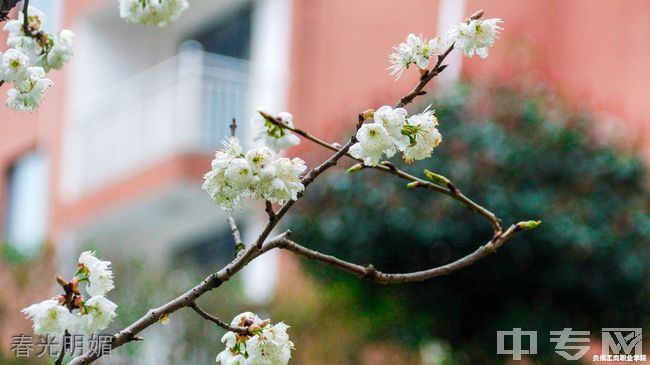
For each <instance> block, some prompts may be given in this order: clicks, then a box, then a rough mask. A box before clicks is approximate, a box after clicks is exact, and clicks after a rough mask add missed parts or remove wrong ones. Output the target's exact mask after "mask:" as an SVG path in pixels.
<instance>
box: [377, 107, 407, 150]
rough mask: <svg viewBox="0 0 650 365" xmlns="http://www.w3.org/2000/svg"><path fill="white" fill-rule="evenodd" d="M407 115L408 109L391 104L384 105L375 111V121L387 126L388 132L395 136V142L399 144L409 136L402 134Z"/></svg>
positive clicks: (402, 143)
mask: <svg viewBox="0 0 650 365" xmlns="http://www.w3.org/2000/svg"><path fill="white" fill-rule="evenodd" d="M406 115H407V111H406V109H404V108H395V109H393V108H392V107H391V106H388V105H384V106H382V107H381V108H379V109H377V110H376V111H375V113H374V121H375V123H376V124H380V125H382V126H383V127H384V128H386V131H387V132H388V134H389V135H390V136H391V137H393V139H394V140H395V143H396V144H397V145H398V146H399V145H404V144H405V143H406V142H407V141H408V138H407V137H406V136H405V135H404V134H402V128H403V127H404V123H405V122H406Z"/></svg>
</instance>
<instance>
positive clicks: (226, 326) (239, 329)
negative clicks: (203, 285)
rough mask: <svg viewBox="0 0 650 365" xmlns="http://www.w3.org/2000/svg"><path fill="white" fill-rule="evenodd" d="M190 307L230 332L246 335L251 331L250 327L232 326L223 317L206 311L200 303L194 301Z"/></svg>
mask: <svg viewBox="0 0 650 365" xmlns="http://www.w3.org/2000/svg"><path fill="white" fill-rule="evenodd" d="M188 307H190V308H192V309H193V310H194V311H195V312H196V313H198V314H199V315H200V316H201V317H203V318H205V319H206V320H208V321H210V322H214V323H216V324H217V326H219V327H221V328H223V329H225V330H227V331H230V332H235V333H239V334H242V335H246V334H248V333H249V331H248V330H249V327H237V326H231V325H229V324H228V323H226V322H224V321H222V320H221V319H219V318H217V317H215V316H213V315H211V314H209V313H208V312H206V311H204V310H203V309H202V308H201V307H199V305H198V304H196V303H194V302H192V303H190V304H189V305H188Z"/></svg>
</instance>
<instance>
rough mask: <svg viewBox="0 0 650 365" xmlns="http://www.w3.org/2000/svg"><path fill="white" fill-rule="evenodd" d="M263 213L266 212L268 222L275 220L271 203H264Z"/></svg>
mask: <svg viewBox="0 0 650 365" xmlns="http://www.w3.org/2000/svg"><path fill="white" fill-rule="evenodd" d="M264 211H266V215H268V216H269V221H272V220H275V218H276V217H275V211H274V210H273V203H271V202H270V201H268V200H265V201H264Z"/></svg>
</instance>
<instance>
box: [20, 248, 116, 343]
mask: <svg viewBox="0 0 650 365" xmlns="http://www.w3.org/2000/svg"><path fill="white" fill-rule="evenodd" d="M110 265H111V263H110V262H109V261H102V260H99V259H98V258H96V257H95V254H94V253H93V252H91V251H86V252H84V253H82V254H81V256H80V257H79V264H78V270H77V273H76V274H75V276H74V278H73V279H72V280H71V281H70V282H67V283H66V282H65V281H64V280H63V279H62V278H57V281H59V284H61V285H62V286H63V289H64V291H65V293H64V294H61V295H58V296H56V297H54V298H52V299H48V300H44V301H42V302H40V303H36V304H32V305H30V306H29V307H27V308H25V309H23V310H22V312H23V313H24V314H25V315H27V318H30V319H31V320H32V321H33V322H34V333H36V334H39V335H53V336H60V335H62V334H64V333H65V331H68V332H69V333H71V334H73V333H85V334H92V333H95V332H97V331H100V330H103V329H105V328H106V327H108V325H109V324H110V323H111V321H112V320H113V318H115V310H116V309H117V305H116V304H115V303H113V302H111V301H110V300H108V299H106V297H105V295H106V293H108V292H109V291H110V290H111V289H113V287H114V286H113V273H112V272H111V268H110ZM82 282H85V283H86V292H87V293H88V295H89V296H90V299H88V300H85V298H84V296H83V295H82V294H81V292H80V291H79V284H80V283H82ZM75 310H76V312H75Z"/></svg>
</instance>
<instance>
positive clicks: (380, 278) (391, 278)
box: [275, 222, 525, 284]
mask: <svg viewBox="0 0 650 365" xmlns="http://www.w3.org/2000/svg"><path fill="white" fill-rule="evenodd" d="M524 224H525V223H524V222H520V223H517V224H513V225H512V226H510V228H508V229H507V230H506V231H505V232H503V233H502V234H500V235H497V236H495V237H494V238H492V239H491V240H490V241H488V242H487V243H486V244H484V245H482V246H480V247H479V248H478V249H476V250H475V251H474V252H472V253H470V254H468V255H466V256H464V257H462V258H460V259H458V260H456V261H453V262H451V263H448V264H446V265H442V266H438V267H434V268H432V269H428V270H423V271H416V272H410V273H396V274H387V273H383V272H381V271H378V270H377V269H375V267H374V266H373V265H367V266H362V265H358V264H354V263H351V262H348V261H344V260H341V259H339V258H337V257H334V256H331V255H326V254H323V253H320V252H318V251H315V250H312V249H309V248H307V247H304V246H301V245H300V244H298V243H296V242H294V241H292V240H290V239H288V238H285V239H283V240H281V241H279V242H277V243H275V244H276V245H277V247H279V248H282V249H284V250H287V251H290V252H293V253H295V254H297V255H300V256H303V257H306V258H308V259H310V260H315V261H320V262H322V263H325V264H327V265H330V266H334V267H336V268H339V269H342V270H345V271H349V272H351V273H353V274H356V275H358V276H360V277H363V278H367V279H369V280H372V281H375V282H377V283H380V284H401V283H409V282H417V281H424V280H428V279H431V278H435V277H438V276H443V275H448V274H450V273H452V272H454V271H457V270H460V269H462V268H464V267H467V266H469V265H471V264H473V263H475V262H476V261H478V260H480V259H482V258H484V257H486V256H488V255H489V254H491V253H493V252H495V251H496V250H497V249H498V248H499V247H501V246H502V245H503V244H504V243H506V241H508V240H509V239H510V238H512V236H514V235H515V234H516V233H517V232H520V231H521V230H523V225H524Z"/></svg>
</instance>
